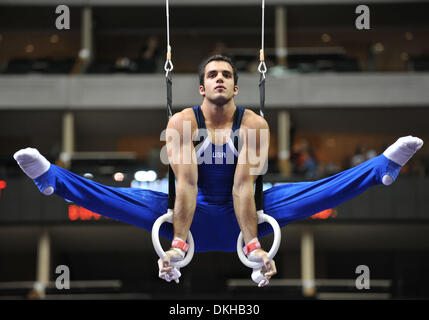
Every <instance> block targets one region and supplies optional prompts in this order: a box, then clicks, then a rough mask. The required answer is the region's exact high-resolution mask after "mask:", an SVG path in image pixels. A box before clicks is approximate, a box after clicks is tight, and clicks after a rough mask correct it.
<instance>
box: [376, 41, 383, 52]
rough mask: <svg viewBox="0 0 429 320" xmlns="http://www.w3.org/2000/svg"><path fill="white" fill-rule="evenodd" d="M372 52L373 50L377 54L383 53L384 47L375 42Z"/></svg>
mask: <svg viewBox="0 0 429 320" xmlns="http://www.w3.org/2000/svg"><path fill="white" fill-rule="evenodd" d="M374 50H375V52H377V53H380V52H383V51H384V46H383V44H382V43H381V42H377V43H376V44H375V45H374Z"/></svg>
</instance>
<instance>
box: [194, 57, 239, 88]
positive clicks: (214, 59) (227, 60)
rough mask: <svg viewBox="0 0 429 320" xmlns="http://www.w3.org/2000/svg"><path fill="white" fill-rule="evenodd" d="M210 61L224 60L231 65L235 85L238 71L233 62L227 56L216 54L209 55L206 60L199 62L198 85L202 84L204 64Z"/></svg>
mask: <svg viewBox="0 0 429 320" xmlns="http://www.w3.org/2000/svg"><path fill="white" fill-rule="evenodd" d="M212 61H225V62H228V63H229V64H230V65H231V67H232V72H233V76H234V85H237V83H238V73H237V68H236V67H235V64H234V62H233V61H232V59H231V58H228V57H225V56H223V55H220V54H217V55H215V56H211V57H210V58H208V59H207V60H205V61H203V63H201V65H200V69H199V76H200V85H201V86H203V85H204V75H205V70H206V66H207V65H208V64H209V63H210V62H212Z"/></svg>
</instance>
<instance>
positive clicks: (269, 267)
mask: <svg viewBox="0 0 429 320" xmlns="http://www.w3.org/2000/svg"><path fill="white" fill-rule="evenodd" d="M269 136H270V135H269V127H268V124H267V122H266V121H265V120H264V119H263V118H262V117H260V116H258V115H256V114H255V113H253V112H252V113H251V114H250V115H245V116H244V117H243V122H242V126H241V128H240V140H241V141H242V144H241V148H240V154H239V156H238V161H237V167H236V169H235V175H234V184H233V190H232V194H233V200H234V210H235V214H236V217H237V221H238V224H239V226H240V229H241V232H242V233H243V240H244V242H245V244H246V249H248V252H247V253H246V255H247V256H248V258H249V259H251V260H254V261H263V262H264V268H263V270H262V271H263V273H264V274H265V277H266V278H267V279H269V278H271V276H273V275H275V274H276V273H277V271H276V266H275V263H274V261H273V260H270V259H269V258H268V256H267V252H266V251H264V250H263V249H262V248H260V244H259V241H258V217H257V214H256V206H255V196H254V192H255V191H254V184H255V181H256V178H257V177H258V175H259V174H263V173H264V172H263V170H264V168H266V163H267V160H268V146H269Z"/></svg>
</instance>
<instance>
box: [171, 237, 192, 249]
mask: <svg viewBox="0 0 429 320" xmlns="http://www.w3.org/2000/svg"><path fill="white" fill-rule="evenodd" d="M171 247H172V248H177V249H180V250H182V251H183V252H188V248H189V245H188V244H187V243H186V242H185V241H182V240H179V239H174V240H173V241H172V242H171Z"/></svg>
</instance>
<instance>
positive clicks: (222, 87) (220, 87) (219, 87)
mask: <svg viewBox="0 0 429 320" xmlns="http://www.w3.org/2000/svg"><path fill="white" fill-rule="evenodd" d="M219 89H221V90H226V88H225V87H224V86H216V87H215V90H219Z"/></svg>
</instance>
